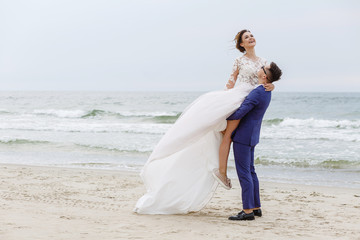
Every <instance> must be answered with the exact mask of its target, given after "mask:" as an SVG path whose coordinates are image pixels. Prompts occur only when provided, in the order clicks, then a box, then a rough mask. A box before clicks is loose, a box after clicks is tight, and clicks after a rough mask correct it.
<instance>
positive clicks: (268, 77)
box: [258, 62, 282, 83]
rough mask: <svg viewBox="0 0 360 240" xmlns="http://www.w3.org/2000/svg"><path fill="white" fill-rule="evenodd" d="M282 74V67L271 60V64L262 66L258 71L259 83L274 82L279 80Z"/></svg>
mask: <svg viewBox="0 0 360 240" xmlns="http://www.w3.org/2000/svg"><path fill="white" fill-rule="evenodd" d="M281 75H282V71H281V69H280V68H279V67H278V66H277V65H276V63H274V62H271V63H270V65H267V66H262V67H261V68H260V70H259V71H258V77H259V83H272V82H275V81H278V80H279V79H280V77H281Z"/></svg>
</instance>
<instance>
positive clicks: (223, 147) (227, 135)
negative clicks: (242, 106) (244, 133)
mask: <svg viewBox="0 0 360 240" xmlns="http://www.w3.org/2000/svg"><path fill="white" fill-rule="evenodd" d="M239 122H240V120H228V121H227V126H226V129H225V132H224V138H223V140H222V142H221V144H220V150H219V172H220V174H221V175H223V176H227V162H228V157H229V152H230V145H231V141H232V140H231V134H232V132H233V131H234V130H235V129H236V127H237V126H238V125H239Z"/></svg>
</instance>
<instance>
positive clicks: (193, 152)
mask: <svg viewBox="0 0 360 240" xmlns="http://www.w3.org/2000/svg"><path fill="white" fill-rule="evenodd" d="M265 63H266V61H265V60H264V59H262V58H258V59H257V60H256V61H253V60H251V59H249V58H247V57H246V56H242V57H238V58H236V59H235V63H234V65H233V71H232V74H231V77H230V79H229V82H232V83H235V82H236V80H237V85H236V86H235V87H234V88H232V89H225V90H226V91H214V92H209V93H206V94H204V95H201V96H200V97H199V98H197V99H196V100H195V101H194V102H192V103H191V104H190V105H189V106H188V107H187V108H186V109H185V110H184V111H183V113H182V115H181V116H180V117H179V118H178V119H177V121H176V122H175V123H174V125H173V126H172V127H171V128H170V129H169V130H168V132H167V133H166V134H165V135H164V136H163V137H162V139H161V140H160V142H159V143H158V144H157V146H156V147H155V149H154V151H153V152H152V154H151V155H150V157H149V159H148V161H147V162H146V164H145V166H144V167H143V169H142V171H141V173H140V176H141V178H142V180H143V181H144V184H145V187H146V189H147V192H146V194H145V195H143V196H142V197H141V198H140V199H139V200H138V202H137V204H136V206H135V209H134V212H136V213H139V214H184V213H188V212H194V211H199V210H201V209H202V208H203V207H204V206H205V205H206V204H207V203H208V202H209V200H210V199H211V197H212V196H213V193H214V192H215V190H216V187H217V186H218V183H217V181H216V180H215V179H214V177H213V176H212V170H213V169H214V168H217V167H218V166H219V162H218V161H219V147H220V143H221V140H222V134H221V133H220V131H222V130H224V129H225V128H226V118H227V117H228V116H230V115H231V114H232V113H233V112H234V111H235V110H236V109H237V108H239V106H240V105H241V103H242V102H243V101H244V99H245V97H246V96H247V95H248V94H249V93H250V92H251V90H253V89H254V87H255V86H256V85H257V84H258V78H257V71H258V70H259V69H260V68H261V66H263V65H265Z"/></svg>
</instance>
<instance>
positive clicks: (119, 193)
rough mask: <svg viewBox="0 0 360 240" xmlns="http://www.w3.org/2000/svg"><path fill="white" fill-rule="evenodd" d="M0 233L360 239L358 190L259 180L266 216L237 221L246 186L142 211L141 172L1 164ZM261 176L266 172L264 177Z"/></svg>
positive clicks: (6, 238)
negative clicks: (191, 207) (173, 211)
mask: <svg viewBox="0 0 360 240" xmlns="http://www.w3.org/2000/svg"><path fill="white" fill-rule="evenodd" d="M0 179H1V183H0V194H1V197H0V216H1V217H0V239H1V240H13V239H14V240H15V239H16V240H21V239H37V240H40V239H104V240H107V239H235V238H241V239H243V238H246V239H275V238H276V239H360V227H359V226H360V190H359V189H351V188H333V187H332V188H330V187H320V186H307V185H293V184H283V183H271V182H261V198H262V205H263V206H262V208H263V214H264V215H263V217H261V218H256V220H255V221H246V222H236V221H235V222H233V221H229V220H227V218H228V216H230V215H231V214H234V213H237V212H238V210H239V209H240V207H241V199H240V197H239V196H240V195H239V194H240V186H239V184H238V183H237V181H236V179H234V180H233V182H234V184H233V185H234V188H233V189H231V190H230V191H227V190H224V189H222V188H221V187H218V189H217V191H216V194H215V196H214V198H213V199H212V200H211V202H210V203H209V204H208V205H207V206H206V207H205V208H204V209H203V210H201V211H200V212H196V213H191V214H187V215H138V214H135V213H133V212H132V209H133V207H134V205H135V203H136V201H137V199H138V198H139V197H140V196H141V195H142V194H143V193H144V191H145V188H144V186H143V185H142V182H141V179H140V177H139V176H138V174H137V173H132V172H122V171H108V170H87V169H71V168H55V167H35V166H25V165H5V164H1V165H0ZM260 181H261V179H260Z"/></svg>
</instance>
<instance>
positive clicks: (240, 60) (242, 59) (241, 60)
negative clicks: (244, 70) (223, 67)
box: [235, 55, 244, 64]
mask: <svg viewBox="0 0 360 240" xmlns="http://www.w3.org/2000/svg"><path fill="white" fill-rule="evenodd" d="M235 62H236V63H238V64H241V63H243V62H244V55H243V56H239V57H237V58H235Z"/></svg>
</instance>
